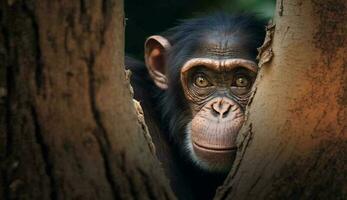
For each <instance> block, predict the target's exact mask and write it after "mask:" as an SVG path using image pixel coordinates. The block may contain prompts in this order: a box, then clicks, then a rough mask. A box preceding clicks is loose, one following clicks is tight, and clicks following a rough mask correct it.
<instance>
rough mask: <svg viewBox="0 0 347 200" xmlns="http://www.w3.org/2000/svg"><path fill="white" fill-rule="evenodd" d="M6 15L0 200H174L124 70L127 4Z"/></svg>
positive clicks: (38, 4)
mask: <svg viewBox="0 0 347 200" xmlns="http://www.w3.org/2000/svg"><path fill="white" fill-rule="evenodd" d="M0 15H1V18H0V20H1V22H0V41H1V43H0V59H1V70H0V72H1V74H0V75H1V79H0V83H1V84H0V88H1V91H2V93H1V94H2V96H1V97H0V98H1V99H2V100H3V99H4V101H1V102H0V103H1V104H0V106H1V107H0V109H1V110H0V112H2V113H5V115H1V118H0V122H1V125H0V128H1V130H0V159H1V160H0V166H1V171H0V175H1V178H0V180H1V182H0V199H15V198H19V199H173V198H174V197H173V195H172V192H171V190H170V189H169V186H168V181H167V180H166V178H164V175H163V171H162V170H161V168H160V165H159V162H158V161H157V160H156V158H154V156H153V155H152V153H151V151H150V149H149V148H148V145H150V143H149V142H147V141H148V140H146V139H148V135H144V133H145V131H144V130H145V128H144V126H143V124H141V122H142V119H141V118H140V119H139V118H138V117H137V113H136V110H135V108H134V104H133V102H132V100H131V99H132V94H131V92H130V89H129V83H128V79H127V77H126V75H125V73H124V68H123V65H124V64H123V60H124V45H123V43H124V35H123V31H124V25H123V20H124V15H123V2H122V1H121V0H103V1H102V0H92V1H85V0H80V1H68V0H65V1H55V0H53V1H52V0H46V1H45V0H38V1H29V0H15V1H5V0H1V4H0ZM4 79H5V82H4ZM5 83H6V84H5ZM4 95H6V96H5V98H3V96H4Z"/></svg>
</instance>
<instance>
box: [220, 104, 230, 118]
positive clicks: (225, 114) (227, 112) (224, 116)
mask: <svg viewBox="0 0 347 200" xmlns="http://www.w3.org/2000/svg"><path fill="white" fill-rule="evenodd" d="M230 108H231V106H230V105H228V108H227V109H226V110H225V111H224V112H223V115H222V118H226V117H227V116H228V114H229V112H230Z"/></svg>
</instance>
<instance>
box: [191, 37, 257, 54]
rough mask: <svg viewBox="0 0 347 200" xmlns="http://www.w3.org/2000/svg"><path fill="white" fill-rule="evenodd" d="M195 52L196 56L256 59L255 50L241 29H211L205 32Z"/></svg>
mask: <svg viewBox="0 0 347 200" xmlns="http://www.w3.org/2000/svg"><path fill="white" fill-rule="evenodd" d="M198 41H199V42H198V43H199V44H198V45H197V50H196V52H195V53H194V54H195V55H194V56H195V57H207V58H214V59H228V58H243V59H249V60H254V58H253V57H254V56H253V55H252V53H253V50H252V49H251V48H250V47H249V45H247V44H248V41H247V37H246V36H245V35H244V34H242V33H241V32H240V31H234V32H229V33H227V32H219V31H211V32H207V33H206V34H203V35H202V36H201V37H200V38H199V40H198Z"/></svg>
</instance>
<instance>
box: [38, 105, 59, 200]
mask: <svg viewBox="0 0 347 200" xmlns="http://www.w3.org/2000/svg"><path fill="white" fill-rule="evenodd" d="M31 115H32V118H33V122H34V128H35V130H34V132H35V139H36V143H37V144H38V145H39V146H40V149H41V152H42V158H43V164H44V168H45V171H46V174H47V176H48V179H49V181H50V184H51V192H50V196H51V199H52V200H57V199H59V198H58V197H59V196H58V192H57V190H58V185H57V180H55V176H54V174H53V163H52V161H51V159H50V156H49V147H48V145H46V143H45V141H44V137H43V135H42V131H41V127H40V123H39V121H38V116H37V112H36V110H35V107H34V106H33V105H31Z"/></svg>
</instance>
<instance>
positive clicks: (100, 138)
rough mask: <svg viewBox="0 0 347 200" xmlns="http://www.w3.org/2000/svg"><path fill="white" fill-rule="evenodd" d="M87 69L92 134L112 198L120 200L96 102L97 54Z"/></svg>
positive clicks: (92, 57) (108, 142) (105, 135)
mask: <svg viewBox="0 0 347 200" xmlns="http://www.w3.org/2000/svg"><path fill="white" fill-rule="evenodd" d="M85 62H86V65H87V68H88V77H89V99H90V104H91V112H92V115H93V118H94V120H95V123H96V126H97V128H96V130H94V131H93V132H92V133H93V135H94V137H95V138H96V140H97V142H98V145H99V148H100V153H101V157H102V160H103V162H104V166H105V176H106V179H107V181H108V183H109V185H110V187H111V191H112V196H113V198H117V199H119V198H120V196H119V195H118V192H117V191H116V183H115V181H114V179H113V175H112V170H111V168H112V167H111V161H110V160H109V157H108V153H109V149H110V141H109V139H108V137H107V131H106V129H105V127H104V125H103V124H102V120H101V116H100V112H99V110H98V108H97V105H96V102H95V96H96V94H95V82H96V80H95V73H94V70H93V69H94V67H95V54H94V53H91V55H90V56H89V58H86V59H85Z"/></svg>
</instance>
